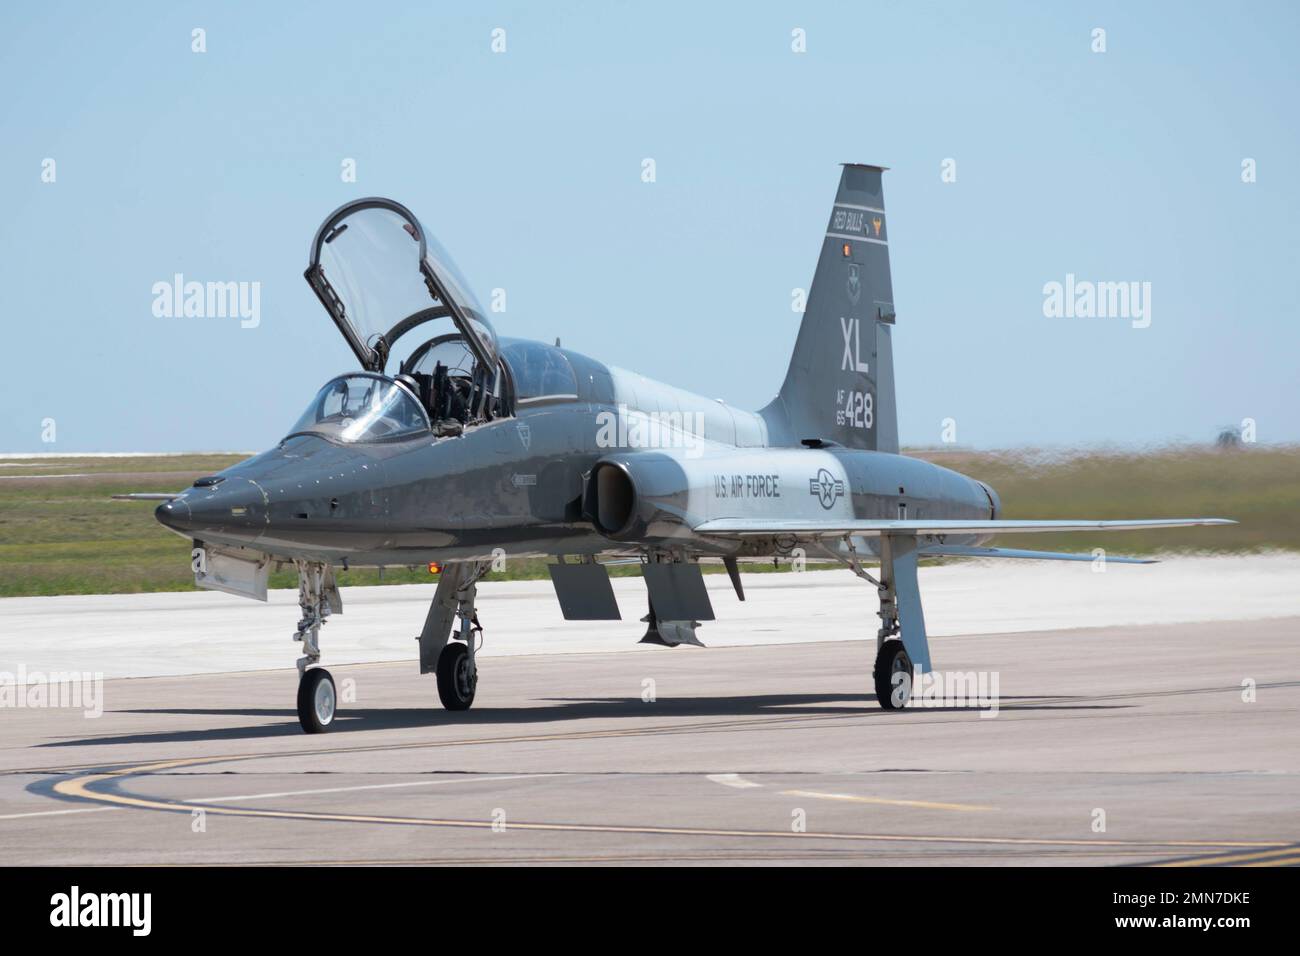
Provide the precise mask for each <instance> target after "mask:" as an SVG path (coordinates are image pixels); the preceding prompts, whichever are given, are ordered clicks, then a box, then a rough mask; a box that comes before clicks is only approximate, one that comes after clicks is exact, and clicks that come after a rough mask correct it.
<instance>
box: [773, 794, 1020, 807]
mask: <svg viewBox="0 0 1300 956" xmlns="http://www.w3.org/2000/svg"><path fill="white" fill-rule="evenodd" d="M781 793H782V794H784V795H786V796H789V797H812V798H813V799H814V800H847V801H850V802H852V803H874V804H878V805H880V806H886V807H920V808H921V809H923V810H960V811H970V810H996V809H997V807H985V806H977V805H975V804H970V803H935V802H933V801H930V800H888V799H886V798H884V797H859V796H857V795H856V794H852V793H821V792H820V791H817V790H782V791H781Z"/></svg>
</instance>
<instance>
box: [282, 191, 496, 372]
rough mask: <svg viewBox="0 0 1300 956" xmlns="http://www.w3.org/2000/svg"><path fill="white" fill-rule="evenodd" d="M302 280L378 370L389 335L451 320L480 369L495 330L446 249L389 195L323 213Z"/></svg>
mask: <svg viewBox="0 0 1300 956" xmlns="http://www.w3.org/2000/svg"><path fill="white" fill-rule="evenodd" d="M304 276H305V277H306V279H307V283H308V284H309V285H310V286H311V287H312V290H313V291H314V292H315V293H316V296H317V298H319V299H320V301H321V304H322V305H324V306H325V311H326V312H328V313H329V315H330V318H332V319H333V320H334V324H335V325H336V326H337V327H338V329H339V331H340V332H341V333H342V334H343V337H344V339H346V340H347V343H348V346H349V347H350V348H351V349H352V351H353V352H354V353H355V354H356V356H357V360H358V361H359V362H360V363H361V366H362V368H364V369H366V370H367V371H371V372H381V373H382V372H383V371H384V367H385V366H386V365H387V363H388V359H389V355H390V353H391V352H392V350H393V346H394V344H395V343H396V341H397V340H398V339H399V338H401V336H403V335H405V334H406V333H407V332H409V331H411V329H413V328H415V327H416V326H419V325H423V324H424V323H426V322H429V321H432V320H434V319H440V318H450V319H451V321H452V322H453V323H455V325H456V328H457V330H458V331H459V332H460V334H461V335H462V336H463V337H464V339H465V342H466V345H467V346H468V347H469V349H470V350H471V351H472V352H473V353H474V356H475V358H476V359H478V361H479V362H480V363H482V367H483V368H484V369H488V370H492V369H495V368H496V367H497V357H498V347H497V337H496V332H495V331H494V330H493V328H492V324H491V322H490V321H489V320H488V318H487V315H486V313H485V312H484V310H483V308H482V306H480V305H479V303H478V300H477V299H475V298H474V294H473V293H472V292H471V291H470V288H469V283H468V282H466V281H465V278H464V276H463V275H461V272H460V270H459V269H457V268H456V264H455V262H454V261H453V260H452V258H451V255H450V254H449V253H448V252H447V250H446V249H444V248H443V247H442V244H441V243H439V242H438V240H437V239H435V238H434V237H432V236H430V235H429V234H428V233H427V232H426V231H425V229H424V227H423V226H422V225H420V222H419V220H418V219H416V218H415V215H414V214H413V213H412V212H411V211H410V210H409V209H407V208H406V207H405V206H403V205H401V204H400V203H397V202H394V201H393V200H391V199H382V198H370V199H358V200H356V201H354V202H350V203H347V204H346V205H344V206H341V207H340V208H338V209H336V210H335V211H334V212H333V213H331V214H330V216H329V218H327V219H326V220H325V222H324V223H322V224H321V227H320V229H319V230H317V232H316V238H315V239H314V240H313V241H312V247H311V262H310V264H309V265H308V266H307V271H306V272H305V273H304Z"/></svg>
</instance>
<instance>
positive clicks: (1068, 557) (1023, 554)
mask: <svg viewBox="0 0 1300 956" xmlns="http://www.w3.org/2000/svg"><path fill="white" fill-rule="evenodd" d="M919 553H920V555H921V556H922V557H923V558H1025V559H1028V560H1030V561H1095V560H1097V559H1096V558H1095V557H1094V556H1093V555H1091V554H1070V553H1069V552H1065V551H1027V550H1025V549H1024V548H974V547H968V546H966V545H961V544H932V545H927V546H925V547H923V548H921V549H920V550H919ZM1106 563H1107V564H1157V563H1158V561H1157V559H1156V558H1130V557H1124V556H1121V555H1111V554H1108V555H1106Z"/></svg>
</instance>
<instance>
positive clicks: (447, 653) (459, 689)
mask: <svg viewBox="0 0 1300 956" xmlns="http://www.w3.org/2000/svg"><path fill="white" fill-rule="evenodd" d="M469 666H470V660H469V648H468V647H466V646H465V645H464V644H460V643H457V642H454V641H453V642H452V643H450V644H448V645H447V646H446V647H444V648H443V649H442V653H441V654H439V655H438V698H439V699H440V700H441V701H442V706H443V707H446V708H447V709H448V710H469V709H470V706H471V705H472V704H473V703H474V691H475V690H477V689H478V675H477V674H475V675H473V676H470V675H469V673H468V669H469Z"/></svg>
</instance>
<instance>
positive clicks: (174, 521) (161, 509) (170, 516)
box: [153, 498, 190, 534]
mask: <svg viewBox="0 0 1300 956" xmlns="http://www.w3.org/2000/svg"><path fill="white" fill-rule="evenodd" d="M153 516H154V517H155V518H157V519H158V523H159V524H160V525H162V526H163V527H164V528H170V529H171V530H172V531H175V532H177V533H179V534H189V533H190V506H189V505H188V504H186V503H185V499H184V498H173V499H172V500H171V501H164V502H163V503H162V504H160V505H159V506H158V507H157V508H155V509H154V512H153Z"/></svg>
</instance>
